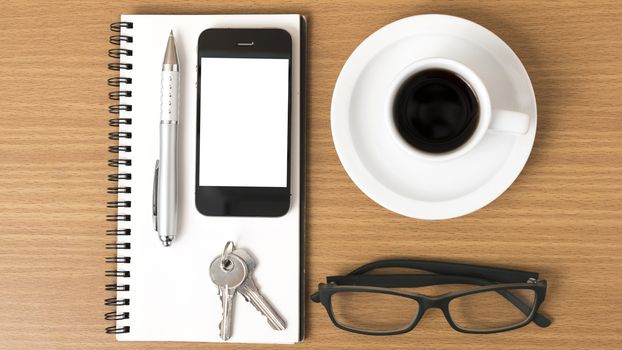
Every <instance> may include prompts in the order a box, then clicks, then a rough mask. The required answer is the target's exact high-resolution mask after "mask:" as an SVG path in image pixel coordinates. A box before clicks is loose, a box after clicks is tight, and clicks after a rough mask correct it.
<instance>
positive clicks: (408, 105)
mask: <svg viewBox="0 0 622 350" xmlns="http://www.w3.org/2000/svg"><path fill="white" fill-rule="evenodd" d="M393 120H394V123H395V126H396V127H397V130H398V132H399V133H400V135H401V136H402V138H403V139H404V140H406V142H408V143H409V144H410V145H412V146H413V147H415V148H417V149H419V150H421V151H424V152H429V153H445V152H449V151H452V150H454V149H456V148H458V147H460V146H461V145H463V144H464V143H466V142H467V141H468V140H469V139H470V138H471V136H472V135H473V133H474V132H475V129H476V128H477V124H478V122H479V105H478V102H477V97H476V96H475V93H474V92H473V90H471V88H470V86H469V85H468V84H467V83H466V82H465V81H464V80H463V79H462V78H461V77H459V76H458V75H456V74H455V73H453V72H450V71H447V70H443V69H429V70H424V71H421V72H418V73H415V74H414V75H413V76H411V77H410V78H409V79H407V80H406V81H405V82H404V83H403V84H402V86H401V87H400V88H399V90H398V92H397V95H396V98H395V100H394V104H393Z"/></svg>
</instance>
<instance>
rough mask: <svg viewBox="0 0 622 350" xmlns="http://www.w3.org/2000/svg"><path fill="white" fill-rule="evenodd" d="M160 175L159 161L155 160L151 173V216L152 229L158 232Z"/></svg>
mask: <svg viewBox="0 0 622 350" xmlns="http://www.w3.org/2000/svg"><path fill="white" fill-rule="evenodd" d="M159 173H160V161H159V160H156V162H155V169H154V172H153V195H152V202H151V203H152V204H151V211H152V215H153V228H154V229H155V230H156V232H157V231H158V177H159V175H160V174H159Z"/></svg>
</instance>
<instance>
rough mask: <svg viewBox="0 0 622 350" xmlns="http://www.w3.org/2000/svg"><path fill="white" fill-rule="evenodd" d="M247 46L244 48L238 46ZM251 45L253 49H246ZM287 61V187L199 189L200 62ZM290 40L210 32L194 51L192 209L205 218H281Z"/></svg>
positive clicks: (276, 34) (258, 33)
mask: <svg viewBox="0 0 622 350" xmlns="http://www.w3.org/2000/svg"><path fill="white" fill-rule="evenodd" d="M239 43H246V44H247V45H239ZM248 43H252V45H248ZM202 57H220V58H258V59H261V58H286V59H288V61H289V79H288V109H287V110H288V113H287V126H288V127H287V187H231V186H199V162H200V142H201V139H200V137H201V135H200V130H201V129H200V126H201V118H200V115H201V114H200V113H201V58H202ZM291 109H292V39H291V36H290V34H289V33H288V32H287V31H285V30H283V29H271V28H261V29H228V28H210V29H207V30H205V31H203V32H202V33H201V35H200V36H199V40H198V48H197V114H196V116H197V130H196V161H195V168H196V170H195V205H196V207H197V210H198V211H199V212H200V213H201V214H203V215H207V216H265V217H278V216H283V215H285V214H286V213H287V212H288V211H289V207H290V194H291V118H292V116H291V114H292V111H291Z"/></svg>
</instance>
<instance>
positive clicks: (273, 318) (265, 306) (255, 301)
mask: <svg viewBox="0 0 622 350" xmlns="http://www.w3.org/2000/svg"><path fill="white" fill-rule="evenodd" d="M232 255H236V256H239V257H240V258H242V259H243V260H244V262H245V263H246V266H247V267H248V275H247V276H246V280H245V281H244V282H243V283H242V284H241V285H240V286H239V287H238V288H237V292H238V293H240V294H242V296H244V299H246V301H248V302H250V303H251V304H252V305H253V306H254V307H255V308H256V309H257V310H258V311H259V312H260V313H261V314H262V315H264V316H265V317H266V318H267V319H268V324H270V326H271V327H272V328H273V329H275V330H277V331H282V330H284V329H285V328H286V327H287V325H286V323H285V321H284V320H283V318H281V316H280V315H279V314H278V313H277V312H276V310H275V309H274V308H273V307H272V305H271V304H270V303H269V302H268V300H266V298H264V297H263V295H261V293H260V292H259V289H258V288H257V285H256V284H255V280H254V279H253V270H255V267H256V266H257V264H256V261H255V259H254V258H253V257H252V256H251V254H250V253H248V252H247V251H246V250H244V249H239V248H238V249H235V250H234V251H233V253H232Z"/></svg>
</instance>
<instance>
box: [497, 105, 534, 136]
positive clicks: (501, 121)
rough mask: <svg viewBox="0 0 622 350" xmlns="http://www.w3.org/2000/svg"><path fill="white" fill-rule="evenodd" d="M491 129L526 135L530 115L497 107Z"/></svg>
mask: <svg viewBox="0 0 622 350" xmlns="http://www.w3.org/2000/svg"><path fill="white" fill-rule="evenodd" d="M490 130H494V131H499V132H507V133H514V134H520V135H524V134H526V133H527V131H529V116H528V115H527V114H525V113H521V112H515V111H508V110H504V109H495V110H493V111H492V118H491V121H490Z"/></svg>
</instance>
